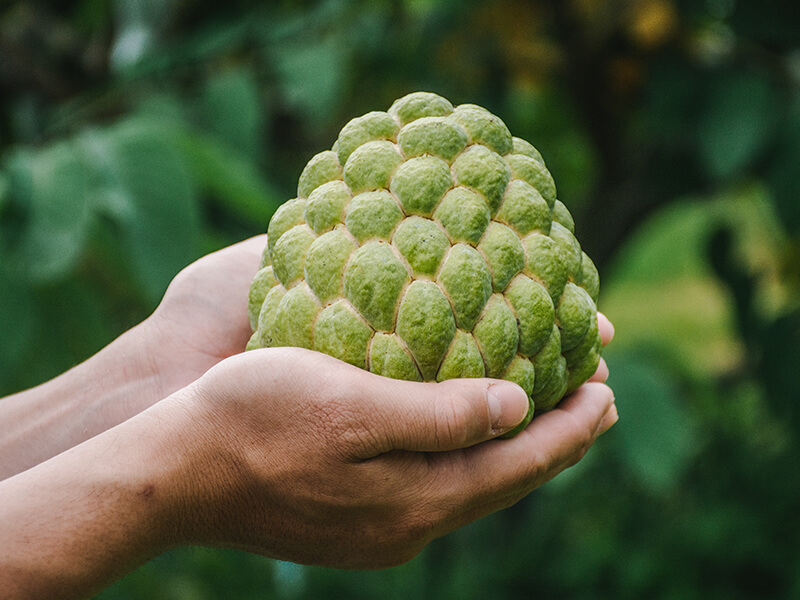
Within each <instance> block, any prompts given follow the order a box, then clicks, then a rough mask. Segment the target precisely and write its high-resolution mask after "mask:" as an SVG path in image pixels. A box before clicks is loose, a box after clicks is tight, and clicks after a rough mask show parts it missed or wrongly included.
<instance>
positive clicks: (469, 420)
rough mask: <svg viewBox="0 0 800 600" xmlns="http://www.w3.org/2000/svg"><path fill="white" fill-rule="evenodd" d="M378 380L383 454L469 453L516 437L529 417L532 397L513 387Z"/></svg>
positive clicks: (484, 382)
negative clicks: (516, 430) (462, 450)
mask: <svg viewBox="0 0 800 600" xmlns="http://www.w3.org/2000/svg"><path fill="white" fill-rule="evenodd" d="M375 379H376V380H377V381H375V383H377V385H376V393H375V394H374V395H372V397H373V398H374V399H375V406H373V407H372V410H373V411H375V412H374V413H373V416H374V417H376V421H377V422H378V423H380V424H381V425H383V427H382V428H381V429H382V433H383V435H380V436H378V437H377V439H376V440H375V441H378V440H380V442H382V443H383V444H385V447H384V448H381V449H380V450H379V452H380V453H383V452H388V451H390V450H411V451H418V452H429V451H445V450H455V449H458V448H466V447H468V446H472V445H474V444H477V443H479V442H483V441H485V440H489V439H492V438H495V437H497V436H499V435H502V434H503V433H506V432H508V431H510V430H511V429H513V428H514V427H515V426H516V425H518V424H519V423H520V422H521V421H522V420H523V419H524V418H525V416H526V414H527V413H528V407H529V401H528V395H527V394H526V393H525V391H524V390H523V389H522V388H521V387H520V386H518V385H517V384H516V383H512V382H510V381H503V380H494V379H449V380H447V381H443V382H441V383H434V382H428V383H415V382H409V381H397V380H391V379H387V378H384V377H379V376H375Z"/></svg>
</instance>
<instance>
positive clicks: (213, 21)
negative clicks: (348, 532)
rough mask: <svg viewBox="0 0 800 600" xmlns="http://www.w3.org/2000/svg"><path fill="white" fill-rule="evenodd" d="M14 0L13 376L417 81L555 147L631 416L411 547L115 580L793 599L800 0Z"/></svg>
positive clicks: (51, 367)
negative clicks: (329, 559) (547, 476)
mask: <svg viewBox="0 0 800 600" xmlns="http://www.w3.org/2000/svg"><path fill="white" fill-rule="evenodd" d="M1 6H2V8H0V340H1V343H0V394H6V393H11V392H14V391H17V390H19V389H22V388H24V387H27V386H31V385H34V384H36V383H39V382H41V381H44V380H46V379H48V378H50V377H53V376H55V375H56V374H58V373H60V372H61V371H63V370H65V369H67V368H69V367H70V366H72V365H74V364H75V363H76V362H79V361H80V360H82V359H84V358H86V357H88V356H90V355H91V354H92V353H94V352H96V351H97V350H99V349H100V348H102V347H103V346H104V345H105V344H107V343H108V342H110V341H111V340H112V339H114V337H116V336H117V335H119V334H120V333H121V332H122V331H124V330H125V329H127V328H128V327H130V326H132V325H134V324H135V323H137V322H139V321H140V320H142V319H143V318H145V317H146V316H147V315H148V314H149V313H150V312H151V311H152V310H153V308H154V307H155V306H156V304H157V303H158V300H159V298H160V297H161V295H162V293H163V291H164V289H165V288H166V285H167V283H168V282H169V281H170V279H171V278H172V277H173V276H174V275H175V273H177V272H178V271H179V270H180V269H181V268H182V267H183V266H184V265H186V264H188V263H189V262H191V261H192V260H193V259H194V258H196V257H199V256H201V255H203V254H204V253H206V252H208V251H211V250H213V249H216V248H220V247H222V246H225V245H227V244H229V243H232V242H234V241H237V240H240V239H243V238H245V237H248V236H250V235H254V234H257V233H260V232H262V231H264V230H265V229H266V224H267V222H268V219H269V217H270V215H271V214H272V212H273V211H274V210H275V208H276V207H277V206H278V205H279V204H280V203H281V202H283V201H285V200H287V199H289V198H291V197H293V195H294V193H295V189H296V188H295V186H296V181H297V177H298V176H299V174H300V171H301V170H302V167H303V165H304V164H305V162H306V161H307V160H308V159H309V158H310V157H311V156H312V155H313V154H315V153H316V152H318V151H320V150H323V149H326V148H329V147H330V146H331V145H332V143H333V142H334V141H335V138H336V135H337V133H338V131H339V129H340V128H341V127H342V126H343V125H344V124H345V123H346V122H347V121H348V120H349V119H350V118H352V117H355V116H358V115H360V114H363V113H365V112H367V111H370V110H385V109H387V108H388V106H389V105H390V104H391V102H392V101H393V100H394V99H395V98H397V97H399V96H401V95H403V94H405V93H408V92H410V91H414V90H420V89H421V90H429V91H435V92H438V93H440V94H442V95H444V96H446V97H447V98H449V99H450V100H451V101H452V102H454V103H456V104H460V103H465V102H471V103H477V104H481V105H483V106H485V107H486V108H488V109H490V110H491V111H492V112H494V113H496V114H497V115H499V116H500V117H502V118H503V119H504V120H505V122H506V123H507V125H508V126H509V128H510V129H511V131H512V133H513V134H514V135H517V136H519V137H522V138H525V139H527V140H529V141H530V142H532V143H533V144H534V145H536V146H537V147H538V148H539V150H540V151H541V152H542V154H543V155H544V157H545V160H546V161H547V164H548V166H549V167H550V169H551V171H552V173H553V175H554V177H555V179H556V182H557V184H558V188H559V197H560V198H561V200H563V201H564V202H565V203H566V204H567V206H568V207H569V208H570V209H571V210H572V212H573V214H574V216H575V219H576V223H577V235H578V238H579V239H580V240H581V242H582V244H583V247H584V249H585V250H586V251H587V253H588V254H589V255H590V256H592V257H593V258H594V259H595V262H596V263H597V266H598V267H599V270H600V274H601V280H602V288H601V298H600V308H601V310H603V311H605V312H606V313H607V314H608V315H609V316H610V317H611V319H612V320H613V321H614V322H615V324H616V326H617V338H616V340H615V341H614V343H613V344H612V346H611V347H610V348H609V349H608V351H607V353H606V358H607V361H608V363H609V365H610V367H611V372H612V375H611V379H610V383H611V384H612V386H613V387H614V389H615V392H616V397H617V404H618V407H619V412H620V415H621V418H620V421H619V423H618V424H617V426H616V427H615V428H614V429H613V430H612V431H611V432H610V433H609V434H607V435H606V436H604V437H602V438H601V439H600V440H599V442H598V443H597V445H596V446H595V447H594V448H593V449H592V450H591V452H590V453H589V454H588V455H587V457H586V458H585V460H584V461H582V462H581V463H580V464H579V465H578V466H576V467H574V468H573V469H571V470H570V471H567V472H565V473H564V474H562V475H561V476H559V477H558V478H557V479H555V480H554V481H552V482H551V483H549V484H547V485H546V486H544V487H543V488H541V489H540V490H538V491H537V492H535V493H534V494H532V495H531V496H530V497H528V498H527V499H526V500H524V501H523V502H521V503H519V504H518V505H517V506H515V507H513V508H511V509H508V510H506V511H504V512H502V513H498V514H495V515H493V516H491V517H488V518H486V519H484V520H482V521H480V522H478V523H475V524H474V525H472V526H469V527H467V528H465V529H463V530H461V531H458V532H456V533H454V534H452V535H449V536H447V537H445V538H443V539H441V540H438V541H436V542H434V543H433V544H431V545H430V546H429V547H428V549H426V550H425V551H424V552H423V553H422V554H421V555H420V556H419V557H418V558H416V559H415V560H413V561H412V562H411V563H409V564H407V565H405V566H402V567H398V568H395V569H391V570H388V571H383V572H376V573H360V572H341V571H335V570H328V569H320V568H305V567H299V566H296V565H291V564H287V563H278V562H274V561H270V560H268V559H264V558H260V557H256V556H251V555H246V554H241V553H234V552H220V551H212V550H205V549H185V550H180V551H175V552H172V553H170V554H167V555H164V556H162V557H160V558H158V559H156V560H155V561H153V562H151V563H150V564H148V565H146V566H144V567H142V568H141V569H139V570H138V571H136V572H134V573H132V574H131V575H129V576H128V577H127V578H125V579H124V580H122V581H121V582H119V583H118V584H116V585H115V586H114V587H112V588H111V589H109V590H107V591H106V592H104V593H103V594H101V595H100V598H102V599H103V600H111V599H117V598H119V599H128V598H131V599H133V598H141V599H144V598H147V599H165V600H173V599H175V600H177V599H214V598H237V599H250V598H279V599H281V598H330V597H334V594H338V596H336V597H344V598H411V599H414V600H424V599H428V598H430V599H433V598H436V599H439V598H458V599H471V598H475V599H478V598H532V597H541V598H548V599H553V598H620V599H624V598H631V599H640V598H655V599H665V600H667V599H668V600H673V599H674V600H677V599H683V598H686V599H694V598H704V599H706V600H711V599H715V598H719V599H724V600H730V599H737V598H797V597H800V550H799V548H800V542H798V540H800V517H799V516H798V491H799V490H800V469H798V464H797V459H796V457H797V456H798V450H799V449H800V448H798V447H799V446H800V407H798V401H800V383H798V381H799V380H798V376H797V372H798V370H799V369H798V366H800V293H798V292H799V291H800V4H799V3H797V2H796V1H790V0H786V1H779V0H758V1H755V0H749V1H744V0H703V1H690V0H630V1H622V0H618V1H613V0H605V1H600V0H597V1H590V0H570V1H566V0H565V1H563V2H555V1H554V2H544V1H538V0H537V1H523V0H484V1H472V0H394V1H389V0H385V1H382V0H361V1H356V0H353V1H346V0H341V1H328V2H321V3H319V2H289V1H284V2H273V3H268V2H255V1H252V2H249V1H245V0H228V1H227V2H217V1H208V0H162V1H158V0H118V1H116V2H114V1H111V0H80V1H77V2H55V1H51V2H44V1H42V2H32V1H25V2H5V3H3V4H2V5H1ZM243 301H244V299H243ZM1 425H2V424H0V426H1Z"/></svg>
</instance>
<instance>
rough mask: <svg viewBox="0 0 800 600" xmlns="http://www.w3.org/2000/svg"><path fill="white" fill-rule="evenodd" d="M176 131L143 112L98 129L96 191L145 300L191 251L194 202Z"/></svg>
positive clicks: (156, 294) (194, 250) (154, 296)
mask: <svg viewBox="0 0 800 600" xmlns="http://www.w3.org/2000/svg"><path fill="white" fill-rule="evenodd" d="M177 133H178V132H177V131H176V130H174V129H169V128H165V127H164V126H163V123H160V122H157V121H151V120H149V119H146V118H141V117H140V118H136V117H134V118H130V119H128V120H127V121H124V122H122V123H120V124H118V125H116V126H114V127H111V128H109V129H108V130H106V131H105V132H103V134H102V139H101V140H100V141H98V142H97V143H98V144H99V147H101V148H103V149H104V155H105V160H104V162H103V163H102V164H98V171H99V175H100V178H101V179H102V181H103V182H104V183H103V188H102V192H101V195H107V196H108V197H110V198H115V199H116V200H114V204H113V206H114V208H115V210H116V212H115V213H114V214H115V216H116V219H117V220H118V222H119V225H120V228H121V230H122V233H123V236H122V239H121V242H122V244H123V245H124V248H125V251H126V253H127V254H128V257H129V260H130V261H131V268H132V270H133V272H134V273H135V274H136V276H137V278H138V280H139V282H140V284H141V285H142V288H143V290H144V292H145V294H146V295H147V297H148V298H149V300H150V301H151V302H156V301H158V299H160V297H161V296H162V294H163V293H164V290H165V289H166V287H167V285H168V284H169V282H170V280H171V279H172V278H173V277H174V276H175V274H176V273H177V272H178V271H179V270H180V269H182V268H183V267H184V266H186V265H187V264H188V263H189V262H191V261H192V260H193V259H195V258H196V257H197V254H198V241H199V228H200V227H199V225H200V223H199V221H200V217H199V207H198V199H197V189H196V186H195V185H194V180H193V178H192V175H191V172H190V170H189V168H188V165H187V163H186V161H185V159H184V157H183V156H182V154H181V153H180V151H179V150H178V149H177V148H176V147H175V145H174V144H173V142H172V139H173V137H174V136H175V135H176V134H177Z"/></svg>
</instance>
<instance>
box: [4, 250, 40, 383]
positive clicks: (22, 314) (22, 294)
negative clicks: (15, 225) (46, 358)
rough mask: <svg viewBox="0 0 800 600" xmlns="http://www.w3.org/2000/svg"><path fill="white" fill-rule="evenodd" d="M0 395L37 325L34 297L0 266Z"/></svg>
mask: <svg viewBox="0 0 800 600" xmlns="http://www.w3.org/2000/svg"><path fill="white" fill-rule="evenodd" d="M0 307H2V310H0V340H2V343H0V395H2V394H4V393H8V392H11V391H14V390H10V389H8V388H7V382H8V381H9V380H10V379H11V378H12V375H13V373H14V370H15V369H16V368H18V367H19V365H18V363H19V360H20V359H21V357H22V356H23V355H24V354H25V352H26V351H27V350H28V348H29V347H30V345H31V341H32V336H33V332H34V329H35V324H36V311H35V305H34V302H33V297H32V294H31V292H30V290H29V289H28V287H27V286H26V285H25V284H24V282H22V281H21V280H20V279H19V278H18V277H15V276H13V275H12V274H10V273H9V272H8V270H7V269H5V268H3V265H2V264H0Z"/></svg>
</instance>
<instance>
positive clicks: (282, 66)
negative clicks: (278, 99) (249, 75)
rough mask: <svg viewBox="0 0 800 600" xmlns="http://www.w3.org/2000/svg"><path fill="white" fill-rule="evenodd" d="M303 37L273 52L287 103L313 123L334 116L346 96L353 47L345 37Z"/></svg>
mask: <svg viewBox="0 0 800 600" xmlns="http://www.w3.org/2000/svg"><path fill="white" fill-rule="evenodd" d="M309 37H310V36H301V37H300V38H299V39H289V40H284V41H283V42H282V43H278V44H276V45H275V47H274V48H272V49H271V53H270V56H271V58H272V59H273V60H274V61H275V68H276V71H277V74H278V79H279V82H280V84H281V87H282V89H283V93H284V95H285V96H286V99H287V101H288V102H289V103H290V104H292V105H294V106H295V107H296V108H297V109H298V110H299V111H300V112H302V114H303V115H304V117H305V118H306V119H307V120H309V121H311V122H312V123H319V122H324V121H325V120H326V119H328V118H329V117H330V115H332V114H335V112H336V110H337V109H338V107H339V101H340V99H341V98H342V97H343V95H344V93H343V92H344V84H345V76H346V74H347V71H348V64H349V58H350V45H349V43H348V41H347V39H346V38H345V37H344V36H343V35H335V34H333V33H328V34H325V35H323V36H322V37H319V38H317V39H309Z"/></svg>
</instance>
